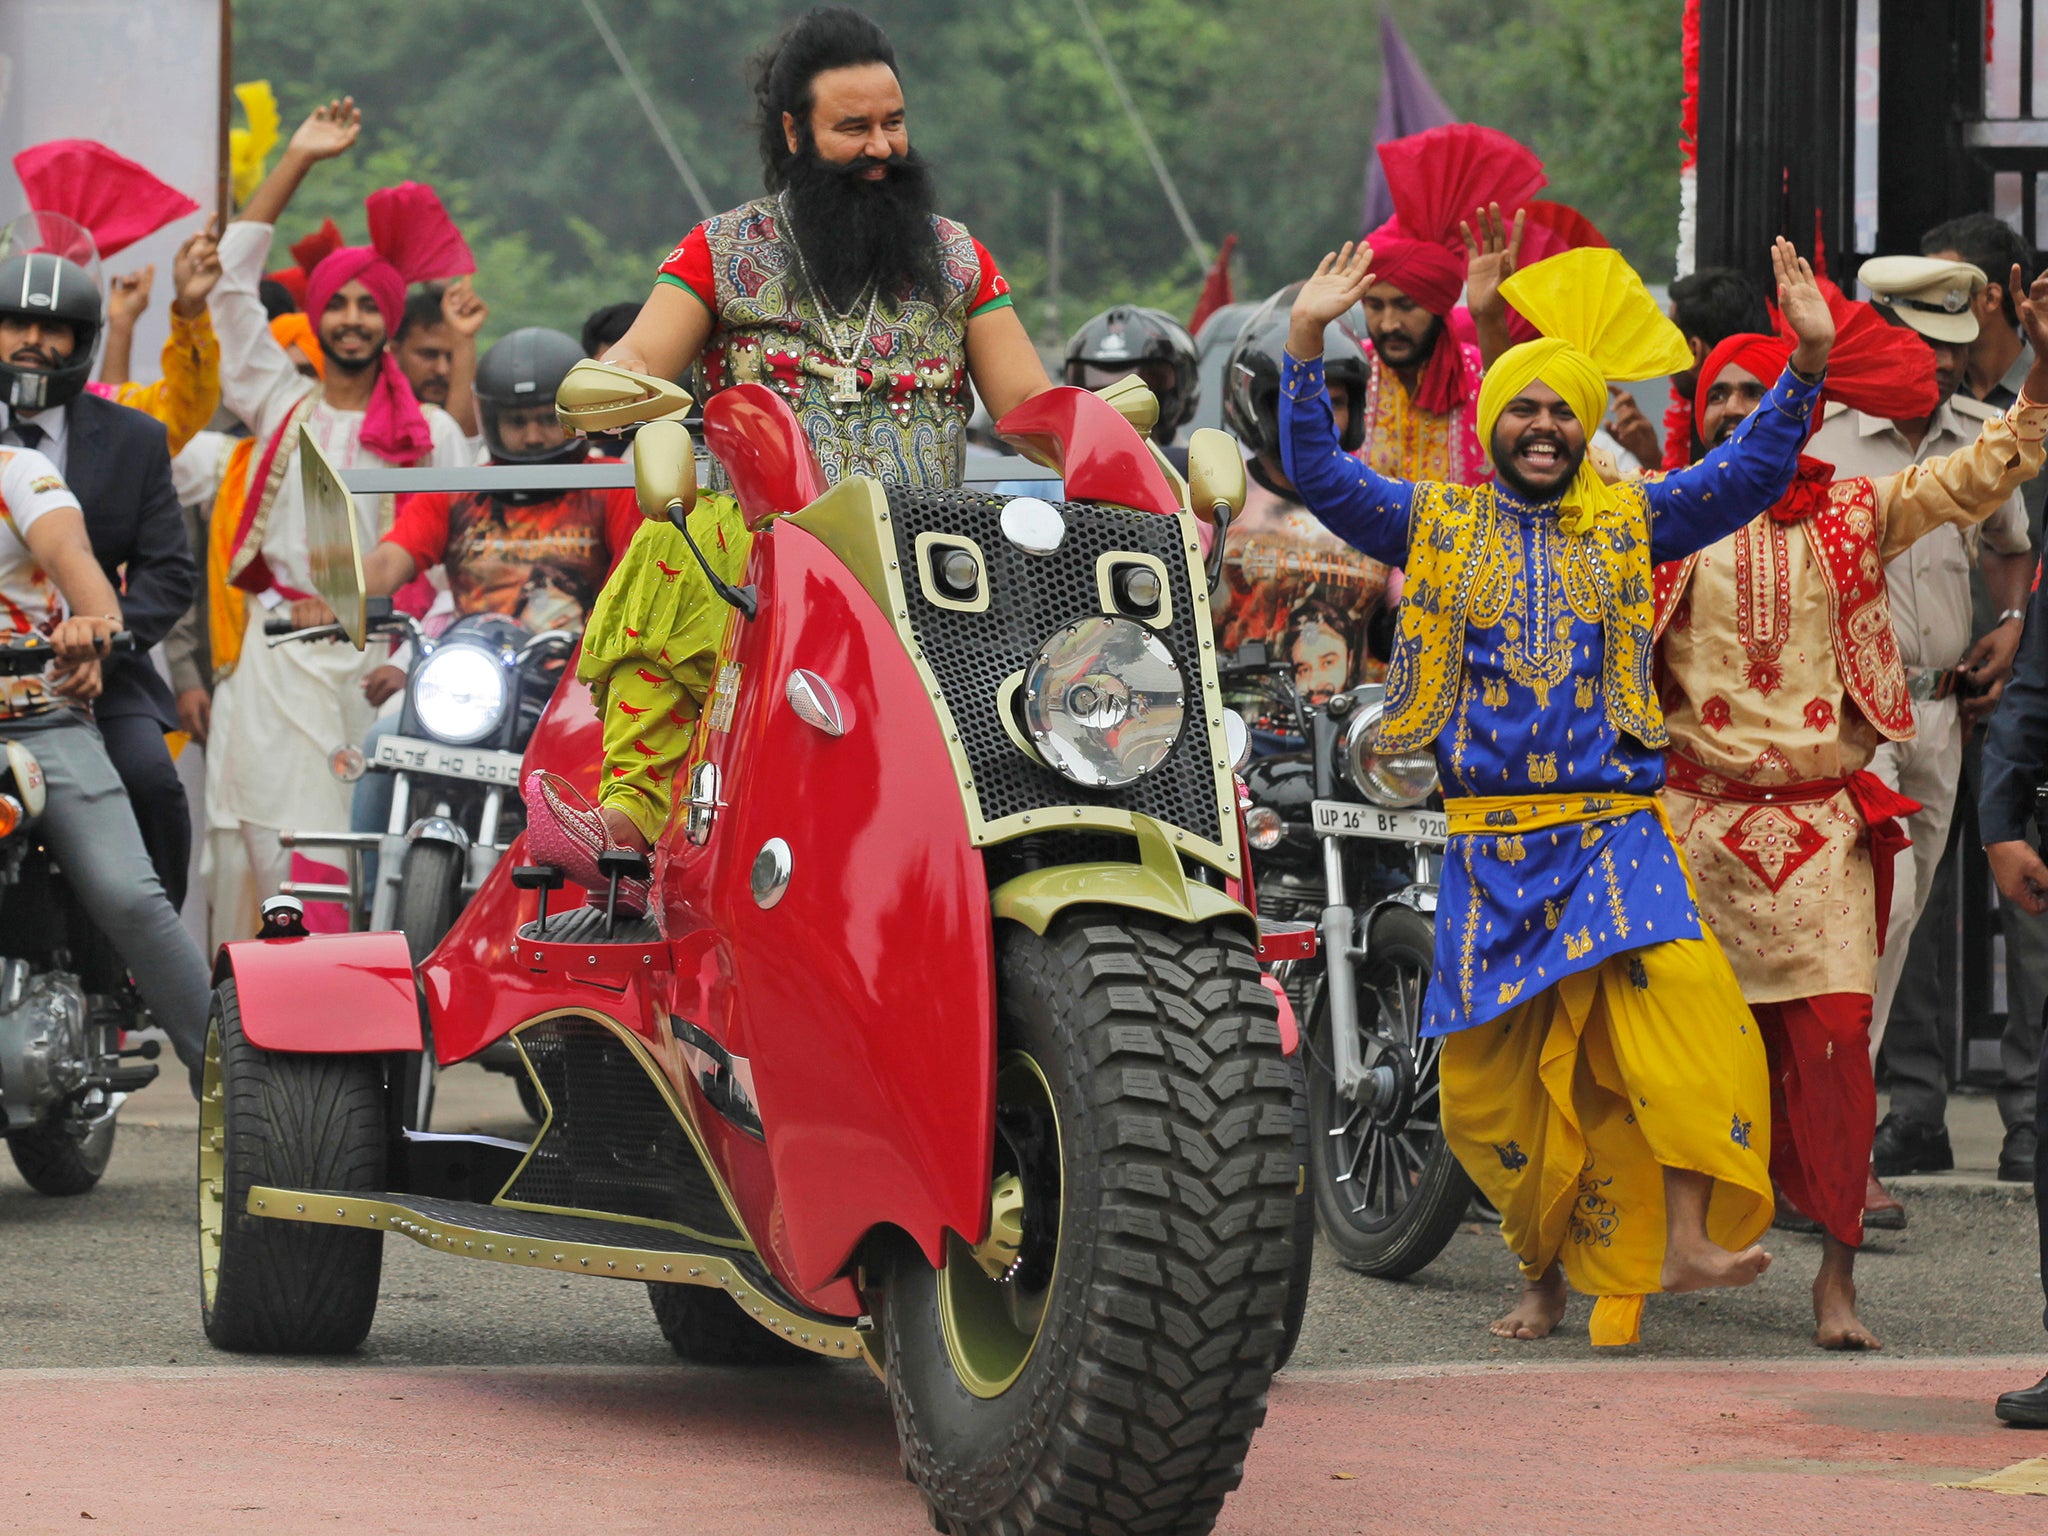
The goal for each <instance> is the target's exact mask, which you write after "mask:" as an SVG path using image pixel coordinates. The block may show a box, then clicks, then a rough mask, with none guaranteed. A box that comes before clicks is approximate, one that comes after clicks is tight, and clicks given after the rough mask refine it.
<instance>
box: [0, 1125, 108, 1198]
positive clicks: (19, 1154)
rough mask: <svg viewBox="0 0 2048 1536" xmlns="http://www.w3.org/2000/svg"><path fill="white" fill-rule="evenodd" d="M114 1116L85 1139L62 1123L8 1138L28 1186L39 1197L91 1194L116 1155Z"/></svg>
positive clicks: (9, 1146) (84, 1136)
mask: <svg viewBox="0 0 2048 1536" xmlns="http://www.w3.org/2000/svg"><path fill="white" fill-rule="evenodd" d="M114 1130H115V1123H114V1117H113V1116H112V1115H105V1116H103V1117H101V1119H100V1122H99V1124H97V1125H95V1126H94V1127H93V1128H92V1129H91V1130H89V1131H87V1132H86V1133H85V1135H83V1136H74V1135H73V1134H72V1133H71V1130H70V1128H69V1127H67V1126H65V1125H62V1124H48V1125H38V1126H34V1127H32V1128H31V1129H29V1130H26V1131H16V1132H15V1133H14V1134H13V1135H12V1136H10V1137H8V1138H7V1150H8V1152H9V1154H10V1155H12V1157H13V1158H14V1166H15V1167H16V1168H17V1169H19V1170H20V1171H21V1177H22V1179H23V1181H24V1182H25V1183H27V1185H28V1187H29V1188H30V1189H32V1190H34V1191H35V1192H36V1193H37V1194H39V1195H57V1196H60V1197H68V1196H72V1195H83V1194H86V1193H88V1192H89V1191H91V1190H92V1189H93V1188H94V1187H95V1186H96V1185H97V1184H98V1183H99V1181H100V1178H101V1176H102V1175H104V1174H105V1173H106V1171H107V1163H108V1161H109V1160H110V1159H111V1158H112V1157H113V1155H114Z"/></svg>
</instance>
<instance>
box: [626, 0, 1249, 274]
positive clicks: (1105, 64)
mask: <svg viewBox="0 0 2048 1536" xmlns="http://www.w3.org/2000/svg"><path fill="white" fill-rule="evenodd" d="M585 3H586V4H587V3H588V0H585ZM1074 10H1075V12H1076V14H1078V15H1079V16H1080V18H1081V29H1082V30H1083V31H1084V32H1086V33H1087V34H1088V42H1089V44H1090V46H1092V47H1093V48H1094V49H1095V57H1096V58H1098V59H1100V60H1101V61H1102V69H1103V72H1104V73H1105V74H1107V75H1108V76H1109V86H1110V89H1111V90H1113V91H1115V92H1116V99H1117V100H1118V101H1120V102H1122V103H1123V108H1124V115H1125V116H1126V117H1128V118H1130V120H1131V127H1132V128H1133V129H1134V130H1135V131H1136V133H1137V135H1138V143H1139V145H1140V147H1142V148H1143V149H1144V151H1145V158H1146V159H1147V160H1149V161H1151V162H1152V174H1153V175H1154V176H1156V177H1158V178H1159V190H1160V191H1162V192H1164V193H1165V194H1166V201H1167V202H1168V204H1170V205H1171V206H1172V208H1173V216H1174V218H1175V219H1176V220H1177V221H1178V222H1179V224H1180V232H1181V233H1182V234H1183V235H1185V236H1186V237H1187V242H1188V249H1189V250H1191V251H1193V252H1194V253H1195V265H1196V266H1198V267H1207V266H1208V265H1209V248H1208V247H1207V246H1206V245H1204V244H1203V243H1202V237H1201V236H1200V235H1198V234H1196V233H1195V221H1194V220H1193V219H1191V218H1189V217H1188V205H1187V204H1186V203H1184V202H1182V201H1181V200H1180V188H1179V187H1177V186H1175V185H1174V182H1173V172H1171V171H1169V170H1168V169H1167V168H1166V161H1165V160H1163V159H1162V158H1160V154H1159V146H1158V145H1157V144H1154V143H1153V142H1152V132H1151V130H1150V129H1148V128H1147V127H1146V126H1145V119H1144V118H1142V117H1140V116H1139V115H1138V104H1137V103H1136V102H1135V101H1132V100H1131V93H1130V92H1129V91H1127V90H1125V89H1124V77H1123V76H1122V75H1120V74H1118V73H1117V68H1116V61H1115V60H1114V59H1112V58H1111V57H1110V56H1109V44H1107V43H1105V42H1104V41H1103V40H1102V29H1101V28H1100V27H1098V26H1096V25H1095V16H1094V13H1093V12H1091V11H1090V10H1089V9H1088V0H1074Z"/></svg>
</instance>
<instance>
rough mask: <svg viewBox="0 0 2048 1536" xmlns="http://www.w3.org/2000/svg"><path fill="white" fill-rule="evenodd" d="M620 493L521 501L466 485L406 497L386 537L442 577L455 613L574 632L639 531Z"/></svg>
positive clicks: (635, 510)
mask: <svg viewBox="0 0 2048 1536" xmlns="http://www.w3.org/2000/svg"><path fill="white" fill-rule="evenodd" d="M640 521H641V519H640V508H639V505H638V504H637V503H636V502H635V501H634V499H633V493H632V492H631V491H628V490H609V491H568V492H565V493H563V494H562V495H560V496H552V497H549V498H548V499H547V500H545V501H532V502H527V503H525V504H523V505H515V504H513V503H512V502H509V501H505V500H502V499H500V498H498V497H493V496H487V495H483V494H480V493H478V492H474V491H465V492H461V493H458V494H449V493H445V492H428V493H424V494H421V495H418V496H412V497H408V498H407V499H406V502H405V504H404V505H403V506H401V507H400V508H399V510H398V516H397V519H396V521H394V522H393V524H392V526H391V531H390V532H389V533H388V534H386V535H385V536H384V537H385V541H386V542H387V543H392V544H396V545H397V546H398V547H399V548H400V549H402V550H404V551H405V552H406V553H407V554H409V555H411V556H412V558H413V564H414V565H415V566H417V567H418V568H419V569H420V570H421V571H426V570H429V569H431V568H432V567H434V566H436V565H438V566H441V567H443V568H444V569H445V570H446V571H447V573H448V591H449V595H450V596H451V597H453V598H454V600H455V611H456V612H457V613H459V614H472V613H502V614H505V615H507V616H508V617H511V618H515V619H517V620H519V622H520V623H522V624H524V625H525V626H526V627H527V628H528V629H530V630H533V631H534V632H535V633H536V634H538V633H540V632H541V631H543V630H550V629H579V630H580V629H581V628H582V627H583V622H584V619H585V618H586V617H587V616H588V615H589V613H590V605H591V604H592V603H594V602H595V601H596V600H597V594H598V591H599V589H600V588H602V587H603V586H604V582H605V578H606V577H607V576H609V575H610V574H611V570H612V567H613V566H615V565H617V564H618V561H619V557H620V556H621V555H623V554H624V553H625V552H626V546H627V545H628V544H630V543H632V542H633V535H634V534H635V533H636V532H638V531H639V528H640Z"/></svg>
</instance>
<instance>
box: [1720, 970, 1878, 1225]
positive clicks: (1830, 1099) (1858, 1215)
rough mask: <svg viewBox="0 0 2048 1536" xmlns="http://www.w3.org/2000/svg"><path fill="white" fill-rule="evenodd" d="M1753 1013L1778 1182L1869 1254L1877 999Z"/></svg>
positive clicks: (1825, 998) (1851, 995)
mask: <svg viewBox="0 0 2048 1536" xmlns="http://www.w3.org/2000/svg"><path fill="white" fill-rule="evenodd" d="M1751 1011H1752V1012H1753V1013H1755V1014H1756V1021H1757V1025H1758V1027H1759V1028H1761V1029H1762V1030H1763V1036H1764V1050H1765V1051H1766V1053H1768V1055H1769V1057H1770V1063H1771V1177H1772V1179H1773V1180H1775V1181H1776V1182H1777V1185H1778V1188H1779V1189H1781V1190H1783V1191H1784V1194H1785V1198H1786V1199H1787V1200H1790V1201H1791V1202H1792V1204H1794V1205H1795V1206H1797V1207H1798V1208H1799V1209H1800V1210H1802V1211H1804V1212H1805V1213H1806V1214H1807V1215H1809V1216H1811V1217H1812V1218H1813V1219H1814V1220H1815V1221H1817V1222H1819V1223H1820V1224H1821V1225H1822V1226H1823V1227H1825V1228H1826V1229H1827V1232H1828V1235H1829V1236H1831V1237H1835V1238H1839V1239H1840V1240H1841V1241H1842V1242H1845V1243H1847V1244H1848V1245H1849V1246H1850V1247H1852V1248H1858V1247H1861V1246H1862V1244H1863V1189H1864V1184H1865V1182H1866V1180H1868V1178H1869V1176H1870V1139H1871V1136H1872V1134H1873V1132H1874V1130H1875V1128H1876V1123H1877V1083H1876V1081H1875V1079H1874V1078H1873V1077H1872V1076H1871V1070H1870V997H1869V995H1868V994H1866V993H1862V992H1828V993H1824V994H1822V995H1821V996H1819V997H1801V998H1795V999H1793V1000H1792V1001H1790V1002H1785V1003H1756V1004H1752V1005H1751Z"/></svg>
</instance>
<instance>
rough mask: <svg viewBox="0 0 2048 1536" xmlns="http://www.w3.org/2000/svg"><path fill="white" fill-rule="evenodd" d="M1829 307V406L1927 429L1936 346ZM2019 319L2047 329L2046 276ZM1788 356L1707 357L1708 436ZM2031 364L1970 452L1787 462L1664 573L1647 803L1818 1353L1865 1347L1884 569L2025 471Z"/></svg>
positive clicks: (1891, 850) (1748, 340)
mask: <svg viewBox="0 0 2048 1536" xmlns="http://www.w3.org/2000/svg"><path fill="white" fill-rule="evenodd" d="M1830 299H1831V302H1832V307H1833V311H1834V316H1835V326H1836V334H1837V338H1838V339H1837V342H1836V346H1835V350H1834V352H1833V354H1832V356H1831V358H1830V364H1831V368H1830V374H1829V380H1828V389H1827V393H1828V396H1829V398H1830V399H1831V400H1835V401H1839V402H1841V403H1842V404H1844V405H1847V406H1849V407H1850V408H1852V409H1854V410H1859V411H1866V412H1869V413H1871V414H1872V415H1875V416H1882V417H1906V418H1917V417H1922V416H1925V415H1927V414H1928V413H1930V412H1931V411H1932V410H1933V409H1934V407H1935V405H1936V404H1937V403H1938V401H1939V399H1940V393H1939V389H1938V386H1937V384H1936V382H1935V370H1934V359H1933V355H1932V353H1930V352H1929V351H1928V349H1927V348H1926V347H1925V346H1923V345H1922V344H1921V343H1920V341H1919V340H1918V338H1916V337H1915V336H1914V335H1913V334H1912V333H1911V332H1910V331H1906V330H1903V329H1900V328H1897V327H1893V326H1891V325H1888V324H1886V323H1885V321H1884V320H1883V319H1882V318H1881V317H1880V316H1879V315H1877V314H1876V313H1875V312H1874V311H1872V310H1871V309H1870V307H1869V306H1868V305H1864V304H1854V303H1850V302H1849V301H1848V300H1846V299H1844V298H1843V297H1842V296H1841V294H1840V293H1839V292H1838V291H1837V292H1831V293H1830ZM2020 313H2021V316H2022V318H2023V319H2024V320H2025V322H2026V325H2027V327H2028V330H2029V333H2030V334H2034V335H2048V282H2037V283H2036V284H2035V287H2034V291H2033V293H2032V294H2030V295H2028V296H2027V297H2026V298H2025V299H2024V300H2023V301H2022V303H2021V306H2020ZM1791 350H1792V342H1791V341H1790V340H1788V339H1787V338H1784V337H1779V336H1763V335H1737V336H1731V337H1729V338H1727V339H1726V340H1724V341H1723V342H1721V343H1720V345H1718V346H1716V347H1715V348H1714V350H1713V351H1712V352H1711V353H1710V354H1708V356H1707V358H1706V360H1705V362H1704V363H1702V364H1701V366H1700V369H1699V379H1698V387H1697V388H1696V390H1695V392H1694V401H1695V408H1696V412H1697V417H1698V429H1699V436H1700V440H1701V441H1702V442H1705V443H1709V444H1718V443H1722V442H1726V441H1727V440H1728V439H1729V437H1730V436H1731V435H1732V434H1733V433H1734V431H1735V430H1736V428H1737V427H1738V426H1739V425H1740V423H1741V422H1742V421H1744V420H1746V419H1747V418H1748V417H1749V416H1750V415H1751V414H1752V413H1753V412H1754V411H1755V410H1756V409H1757V407H1758V405H1759V403H1760V402H1761V400H1762V397H1763V390H1764V380H1766V379H1769V378H1774V377H1776V375H1777V374H1778V372H1779V370H1780V369H1781V368H1782V367H1783V366H1784V363H1785V359H1786V357H1787V356H1788V355H1789V354H1790V352H1791ZM2035 356H2036V359H2037V361H2036V364H2035V366H2034V368H2033V370H2032V372H2030V373H2029V374H2028V376H2027V381H2026V385H2025V388H2024V391H2023V393H2022V395H2021V397H2020V399H2019V401H2018V402H2017V403H2016V404H2015V405H2014V406H2013V407H2012V408H2010V409H2009V410H2008V411H2006V412H2005V413H2004V414H2003V415H2001V416H1998V417H1995V418H1993V419H1992V420H1991V421H1989V422H1987V423H1986V424H1985V427H1984V430H1983V432H1982V434H1981V435H1980V436H1979V437H1978V438H1977V439H1976V441H1975V442H1974V443H1972V444H1970V445H1969V446H1967V447H1964V448H1960V449H1957V450H1955V451H1953V452H1950V453H1948V454H1946V455H1943V456H1941V457H1938V458H1932V459H1928V460H1925V461H1923V462H1922V463H1920V464H1919V465H1917V466H1915V467H1914V468H1912V469H1910V470H1904V471H1899V472H1895V473H1892V474H1889V475H1883V476H1879V477H1876V478H1864V477H1853V478H1845V479H1840V480H1837V479H1835V478H1834V471H1833V469H1832V467H1831V466H1829V465H1827V464H1824V463H1821V462H1819V461H1817V460H1814V459H1809V458H1804V457H1802V459H1801V460H1800V467H1799V470H1798V473H1797V475H1796V476H1795V477H1794V480H1793V482H1792V486H1791V489H1790V490H1789V491H1788V492H1787V493H1786V495H1785V496H1784V497H1783V498H1782V499H1781V500H1780V501H1779V502H1778V504H1777V505H1776V506H1774V507H1772V508H1771V509H1770V510H1769V511H1768V512H1767V513H1765V514H1764V515H1763V516H1762V517H1759V518H1757V519H1756V520H1755V521H1754V522H1752V523H1750V524H1749V525H1748V526H1747V527H1744V528H1741V529H1738V530H1737V531H1736V532H1734V533H1732V534H1730V535H1729V536H1728V537H1726V538H1724V539H1722V540H1721V541H1720V542H1718V543H1716V544H1713V545H1711V546H1709V547H1708V548H1707V549H1704V550H1702V551H1700V552H1699V553H1698V554H1697V555H1694V556H1692V557H1690V558H1688V559H1686V560H1683V561H1680V562H1677V563H1674V564H1671V565H1666V566H1663V567H1660V568H1659V570H1658V572H1657V619H1658V630H1659V634H1660V637H1661V642H1660V647H1659V651H1658V657H1659V660H1660V662H1661V663H1662V668H1661V676H1662V679H1663V690H1662V691H1663V702H1664V714H1665V719H1666V720H1667V722H1668V723H1669V725H1670V730H1671V749H1670V752H1669V753H1668V754H1667V756H1666V759H1665V789H1664V800H1665V804H1666V806H1667V808H1668V810H1669V812H1670V816H1671V821H1672V824H1673V826H1674V827H1675V828H1676V829H1677V831H1678V834H1679V838H1680V846H1681V847H1682V848H1683V849H1684V851H1685V855H1686V860H1687V863H1688V864H1689V865H1690V867H1691V869H1692V872H1693V877H1694V879H1695V880H1696V882H1697V883H1698V887H1699V892H1700V909H1701V912H1702V913H1703V914H1704V915H1705V917H1706V918H1707V921H1708V922H1709V923H1710V924H1711V925H1712V927H1713V929H1714V933H1715V936H1716V938H1718V939H1719V940H1720V942H1721V945H1722V948H1723V949H1724V950H1725V951H1726V952H1727V954H1728V957H1729V960H1730V962H1731V963H1732V964H1733V965H1734V967H1735V974H1736V977H1737V979H1738V980H1739V981H1740V982H1741V983H1742V993H1743V996H1744V997H1745V998H1747V999H1748V1001H1749V1003H1750V1006H1751V1007H1752V1008H1753V1009H1754V1011H1755V1013H1756V1018H1757V1024H1758V1026H1759V1028H1760V1029H1761V1030H1762V1032H1763V1039H1764V1045H1765V1048H1766V1050H1767V1051H1768V1053H1769V1057H1770V1064H1771V1121H1772V1124H1771V1143H1770V1144H1771V1175H1772V1177H1773V1178H1774V1179H1775V1180H1776V1182H1777V1184H1778V1187H1779V1188H1780V1189H1782V1190H1783V1191H1784V1194H1785V1198H1786V1199H1787V1200H1789V1201H1790V1202H1791V1203H1792V1204H1793V1205H1795V1206H1796V1207H1797V1208H1798V1209H1799V1210H1800V1211H1802V1212H1804V1213H1805V1214H1806V1215H1808V1216H1809V1217H1812V1218H1813V1219H1814V1220H1816V1221H1818V1222H1819V1223H1820V1224H1821V1228H1822V1233H1823V1239H1822V1241H1823V1245H1824V1246H1823V1251H1822V1256H1821V1265H1820V1273H1819V1275H1818V1277H1817V1278H1816V1279H1815V1280H1814V1283H1813V1314H1814V1341H1815V1342H1816V1343H1817V1344H1819V1345H1820V1346H1821V1348H1823V1349H1876V1348H1878V1347H1879V1345H1878V1340H1877V1336H1876V1334H1874V1333H1873V1332H1872V1331H1871V1330H1870V1329H1869V1328H1868V1327H1866V1326H1865V1325H1864V1323H1863V1322H1862V1320H1861V1319H1860V1318H1859V1316H1858V1315H1857V1310H1856V1284H1855V1276H1854V1269H1855V1261H1856V1250H1857V1248H1858V1247H1860V1246H1861V1244H1862V1242H1863V1230H1864V1212H1865V1185H1866V1183H1867V1182H1868V1178H1869V1167H1870V1144H1871V1132H1872V1127H1873V1125H1874V1122H1875V1121H1876V1118H1877V1092H1876V1088H1875V1086H1874V1084H1873V1081H1872V1077H1871V1071H1870V1056H1869V1032H1870V1022H1871V998H1872V994H1873V993H1874V991H1875V990H1876V986H1877V971H1878V961H1877V957H1878V954H1879V952H1880V951H1881V950H1882V949H1883V948H1884V947H1885V930H1886V926H1887V923H1888V919H1889V914H1890V908H1891V886H1892V874H1893V860H1894V857H1895V856H1896V855H1897V853H1898V852H1899V850H1900V849H1901V848H1903V847H1904V846H1905V843H1906V836H1905V833H1904V831H1903V830H1902V829H1901V827H1900V826H1899V823H1898V819H1897V818H1900V817H1904V816H1907V815H1910V814H1911V813H1912V812H1913V811H1915V810H1917V809H1918V807H1917V805H1916V804H1915V803H1914V802H1913V801H1911V800H1907V799H1904V798H1903V797H1901V796H1899V795H1898V794H1896V793H1895V792H1894V791H1892V790H1891V789H1889V788H1888V787H1887V786H1886V785H1885V784H1884V783H1883V781H1881V780H1880V779H1879V778H1878V777H1877V776H1876V775H1875V774H1873V773H1871V772H1868V771H1867V770H1868V768H1869V766H1870V764H1871V761H1872V759H1873V757H1874V756H1875V755H1876V753H1877V751H1878V748H1879V747H1880V745H1881V744H1882V743H1884V742H1887V741H1900V740H1904V739H1906V738H1908V737H1910V736H1911V735H1912V734H1913V726H1914V721H1913V710H1912V706H1911V700H1910V696H1909V691H1908V685H1907V679H1906V669H1905V667H1904V665H1903V663H1902V662H1901V660H1900V655H1899V648H1898V646H1897V644H1896V643H1895V642H1894V640H1893V635H1892V625H1891V611H1890V603H1889V600H1888V597H1887V589H1886V583H1885V580H1884V577H1883V566H1884V565H1886V564H1889V563H1890V562H1891V561H1893V560H1895V559H1897V558H1899V557H1900V556H1901V555H1903V554H1904V553H1905V552H1906V550H1907V549H1909V548H1910V547H1911V546H1912V545H1913V544H1914V543H1915V542H1916V541H1917V540H1919V539H1921V538H1923V537H1925V536H1927V535H1928V534H1931V533H1933V532H1935V531H1936V530H1938V529H1941V528H1945V527H1966V526H1969V525H1971V524H1974V523H1979V522H1982V521H1983V520H1984V519H1985V518H1988V517H1990V516H1991V515H1992V514H1993V513H1995V512H1997V511H1998V509H1999V508H2000V506H2001V505H2003V504H2004V502H2005V501H2006V498H2007V497H2009V496H2010V495H2011V494H2012V493H2013V491H2014V490H2015V489H2016V488H2017V487H2018V486H2020V485H2021V484H2023V483H2024V482H2025V481H2027V480H2029V479H2031V478H2032V477H2033V476H2034V475H2035V474H2036V473H2037V472H2038V471H2039V470H2040V468H2041V464H2042V459H2043V444H2042V439H2043V438H2044V437H2048V404H2042V405H2037V404H2035V403H2034V402H2035V401H2036V400H2040V401H2043V402H2048V366H2044V365H2043V364H2041V363H2040V362H2039V361H2038V359H2039V356H2040V352H2039V350H2038V349H2037V350H2036V353H2035ZM1868 636H1876V637H1877V640H1876V643H1875V644H1872V643H1869V642H1868V640H1867V639H1866V637H1868ZM1894 942H1896V940H1895V941H1894Z"/></svg>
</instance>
